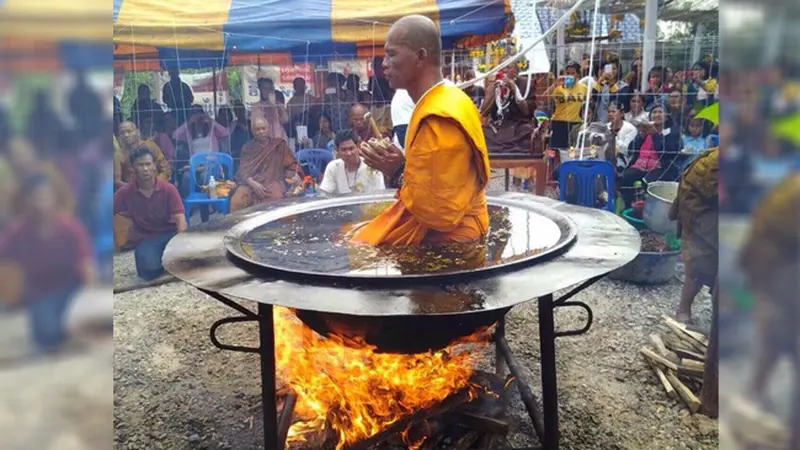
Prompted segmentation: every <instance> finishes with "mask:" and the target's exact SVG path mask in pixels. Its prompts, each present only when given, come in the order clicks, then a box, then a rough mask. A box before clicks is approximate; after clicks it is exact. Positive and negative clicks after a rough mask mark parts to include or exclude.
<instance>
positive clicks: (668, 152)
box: [620, 105, 681, 206]
mask: <svg viewBox="0 0 800 450" xmlns="http://www.w3.org/2000/svg"><path fill="white" fill-rule="evenodd" d="M665 116H666V115H665V114H664V107H662V106H661V105H655V106H653V107H652V108H651V109H650V121H649V122H644V123H641V124H639V135H638V136H637V137H636V139H634V140H633V142H631V144H630V146H629V147H628V156H629V164H628V168H627V169H625V171H623V172H622V178H621V180H620V186H621V192H622V195H623V197H624V198H625V204H626V205H628V206H630V204H631V203H632V202H633V196H634V190H633V184H634V183H635V182H636V181H640V180H644V181H645V182H652V181H658V180H666V181H674V180H676V179H677V178H678V176H679V175H680V172H679V171H678V166H677V164H676V159H677V157H678V155H679V152H680V149H681V141H680V133H678V132H675V133H673V132H672V131H671V130H670V129H669V128H664V125H665V119H666V117H665Z"/></svg>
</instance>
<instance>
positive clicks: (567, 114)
mask: <svg viewBox="0 0 800 450" xmlns="http://www.w3.org/2000/svg"><path fill="white" fill-rule="evenodd" d="M580 71H581V65H580V64H578V63H571V64H568V65H567V67H566V68H565V69H564V75H562V76H559V77H558V79H557V80H556V82H555V83H554V84H553V85H551V86H550V87H549V88H547V90H546V91H544V94H542V95H543V96H545V97H550V98H552V100H553V102H555V111H554V112H553V116H552V117H551V121H550V129H551V130H552V135H551V137H550V148H554V149H559V150H567V149H569V139H570V135H571V132H572V128H573V127H575V126H576V125H580V124H581V123H583V117H582V112H583V108H582V107H583V104H584V102H585V101H586V95H588V90H589V88H588V87H587V86H586V85H585V84H583V83H579V82H578V75H579V74H580Z"/></svg>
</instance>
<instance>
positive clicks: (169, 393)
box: [114, 254, 718, 450]
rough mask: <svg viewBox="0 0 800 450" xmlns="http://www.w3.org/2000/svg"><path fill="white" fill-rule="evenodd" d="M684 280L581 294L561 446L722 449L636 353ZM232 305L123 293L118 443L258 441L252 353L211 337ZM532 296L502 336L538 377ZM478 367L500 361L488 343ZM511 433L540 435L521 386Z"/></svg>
mask: <svg viewBox="0 0 800 450" xmlns="http://www.w3.org/2000/svg"><path fill="white" fill-rule="evenodd" d="M115 271H116V273H115V278H116V283H117V285H120V284H126V282H125V280H128V283H132V282H134V279H135V273H134V269H133V258H132V255H131V254H123V255H119V256H118V257H117V258H116V260H115ZM680 289H681V284H680V282H679V281H678V280H674V281H673V282H671V283H669V284H667V285H664V286H658V287H637V286H633V285H630V284H626V283H620V282H615V281H607V280H603V281H600V282H599V283H597V284H596V285H594V286H593V287H590V288H589V289H588V290H586V291H584V292H583V293H581V294H579V295H578V296H577V299H579V300H582V301H584V302H586V303H588V304H589V305H590V306H591V307H592V308H593V311H594V315H595V322H594V325H593V327H592V329H591V331H590V332H589V333H588V334H586V335H583V336H578V337H567V338H560V339H559V340H558V341H557V344H556V352H557V360H558V382H559V389H558V392H559V396H560V415H561V434H562V441H561V442H562V446H561V448H562V449H574V450H587V449H603V450H614V449H665V450H667V449H669V450H673V449H712V448H718V437H717V422H716V421H713V420H709V419H707V418H705V417H703V416H700V415H696V416H692V415H690V414H689V413H688V412H687V411H686V410H685V409H683V407H682V406H681V405H679V404H678V403H676V402H675V401H673V400H671V399H669V398H668V397H667V396H666V395H665V394H664V392H663V391H662V390H661V389H662V388H661V387H660V386H659V385H658V383H657V380H656V379H655V378H654V376H653V374H652V372H651V371H650V369H649V368H648V366H647V365H646V364H645V363H644V361H643V360H642V359H641V357H640V356H639V354H638V349H639V348H640V347H641V346H642V345H645V344H646V343H647V339H648V335H649V334H651V333H654V332H657V331H658V327H659V323H660V320H661V319H660V317H661V314H663V313H667V314H669V313H671V312H672V310H673V308H674V305H675V304H676V302H677V300H678V296H679V293H680ZM231 313H233V311H232V310H229V309H228V308H227V307H226V306H224V305H221V304H219V303H217V302H216V301H214V300H213V299H211V298H209V297H206V296H205V295H204V294H202V293H200V292H198V291H196V290H194V289H192V288H191V287H189V286H187V285H185V284H183V283H171V284H165V285H162V286H158V287H153V288H146V289H141V290H134V291H130V292H126V293H122V294H118V295H117V296H116V299H115V323H114V345H115V355H114V393H115V401H114V405H115V411H114V422H115V433H116V447H115V448H117V449H119V450H127V449H130V450H134V449H136V450H139V449H145V448H146V449H162V448H163V449H175V450H178V449H258V448H262V447H261V446H260V445H259V439H260V436H261V428H260V426H259V421H260V401H259V393H260V385H259V365H258V359H257V357H256V356H255V355H246V354H240V353H231V352H223V351H220V350H217V349H216V348H215V347H213V346H212V345H211V343H210V341H209V339H208V329H209V327H210V326H211V324H212V323H213V322H214V321H215V320H217V319H220V318H222V317H226V316H229V315H231ZM556 314H557V315H556V323H557V326H558V327H561V328H562V329H565V328H576V327H577V328H579V327H580V326H582V324H583V320H584V319H585V313H583V312H582V311H570V310H562V311H557V313H556ZM695 316H696V319H697V321H698V322H699V324H700V325H701V326H703V325H705V326H708V323H709V317H710V297H709V296H708V293H707V292H706V291H704V292H702V293H701V295H700V296H699V297H698V301H697V304H696V306H695ZM537 330H538V327H537V319H536V305H535V302H529V303H526V304H522V305H520V306H518V307H516V308H515V309H514V310H513V311H512V312H511V313H510V315H509V316H508V319H507V337H508V340H509V343H510V345H511V347H512V349H513V350H514V351H515V353H516V355H517V357H518V359H519V362H520V364H521V365H523V366H524V367H525V368H526V369H527V372H528V373H527V374H526V375H527V377H528V379H529V380H531V381H532V382H531V386H532V388H533V389H534V392H536V393H537V395H538V396H539V397H540V398H541V388H540V387H539V386H538V380H539V377H538V374H539V360H538V354H539V343H538V332H537ZM221 334H222V336H223V338H224V339H225V340H226V341H228V342H232V343H236V344H238V345H255V344H256V342H255V340H256V336H257V334H256V332H255V329H253V328H248V327H247V326H241V327H232V328H229V329H228V330H227V331H225V332H224V333H221ZM483 363H484V364H482V365H483V366H487V367H490V366H491V364H493V352H488V354H486V355H485V358H484V361H483ZM509 414H510V415H511V417H512V423H511V426H512V434H511V439H510V440H511V441H512V443H513V444H514V445H516V446H525V445H530V444H533V443H535V439H534V438H532V435H533V432H532V427H531V425H530V423H529V419H528V418H527V414H526V412H525V409H524V406H523V405H522V403H521V401H520V399H519V395H518V394H517V393H516V392H514V394H513V395H512V402H511V407H510V410H509Z"/></svg>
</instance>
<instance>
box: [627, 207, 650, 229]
mask: <svg viewBox="0 0 800 450" xmlns="http://www.w3.org/2000/svg"><path fill="white" fill-rule="evenodd" d="M622 218H623V219H625V220H627V221H628V223H629V224H631V225H633V228H636V229H637V230H646V229H647V227H646V226H645V224H644V221H643V220H641V219H639V218H637V217H635V216H634V215H633V208H628V209H626V210H624V211H622Z"/></svg>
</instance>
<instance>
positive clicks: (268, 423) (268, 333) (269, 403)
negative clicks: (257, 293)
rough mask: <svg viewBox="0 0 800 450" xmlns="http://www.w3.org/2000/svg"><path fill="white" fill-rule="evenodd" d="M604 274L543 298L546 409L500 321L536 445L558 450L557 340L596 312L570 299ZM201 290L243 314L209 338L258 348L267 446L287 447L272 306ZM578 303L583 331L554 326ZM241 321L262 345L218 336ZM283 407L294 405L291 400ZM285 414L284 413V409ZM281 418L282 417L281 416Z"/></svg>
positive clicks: (498, 347)
mask: <svg viewBox="0 0 800 450" xmlns="http://www.w3.org/2000/svg"><path fill="white" fill-rule="evenodd" d="M600 278H601V277H597V278H593V279H591V280H589V281H587V282H585V283H583V284H581V285H579V286H578V287H576V288H575V289H573V290H572V291H570V292H569V293H567V294H566V295H564V296H563V297H560V298H559V299H558V300H553V295H552V294H550V295H546V296H544V297H541V298H539V301H538V307H539V345H540V348H541V361H540V364H541V374H542V397H543V399H542V400H543V401H542V409H541V410H540V409H539V402H538V400H537V399H536V395H535V394H534V393H533V391H531V389H530V387H529V386H528V384H527V383H526V382H525V378H524V377H523V371H522V366H520V365H519V364H518V363H517V360H516V358H515V356H514V354H513V353H512V352H511V348H510V347H509V345H508V342H507V341H506V338H505V319H502V320H501V321H500V322H499V323H498V324H497V329H496V331H495V333H494V336H493V338H494V342H495V352H496V359H495V371H496V373H497V374H498V375H503V372H504V366H508V369H509V372H511V374H512V375H513V376H514V377H515V378H516V379H517V387H518V388H519V391H520V397H522V402H523V403H524V404H525V409H526V410H527V411H528V414H529V415H530V417H531V422H532V424H533V429H534V430H535V431H536V435H537V437H538V438H539V442H541V443H542V445H541V446H540V447H535V448H534V449H529V450H535V449H544V450H557V449H558V441H559V434H558V390H557V387H558V386H557V379H556V351H555V341H556V338H557V337H563V336H576V335H580V334H584V333H586V332H587V331H589V328H591V326H592V321H593V315H592V310H591V308H589V305H587V304H585V303H583V302H577V301H569V299H570V298H571V297H572V296H574V295H575V294H577V293H578V292H580V291H582V290H584V289H586V288H587V287H589V286H590V285H592V284H594V283H595V282H596V281H597V280H599V279H600ZM201 291H202V292H203V293H205V294H207V295H209V296H211V297H213V298H214V299H216V300H218V301H219V302H221V303H223V304H225V305H226V306H229V307H230V308H233V309H235V310H236V311H238V312H239V313H241V314H242V315H241V316H234V317H225V318H223V319H220V320H218V321H216V322H214V324H212V325H211V329H210V331H209V337H210V339H211V343H212V344H213V345H214V346H215V347H217V348H219V349H220V350H229V351H235V352H244V353H255V354H258V355H259V357H260V359H261V404H262V406H263V416H264V449H265V450H283V449H284V448H285V446H286V442H285V439H286V433H285V430H284V432H281V430H280V429H279V425H278V413H277V410H278V399H277V393H276V382H277V376H276V367H275V324H274V322H273V315H272V309H273V308H272V305H267V304H264V303H259V304H258V313H254V312H252V311H251V310H249V309H247V308H245V307H244V306H242V305H240V304H238V303H236V302H234V301H233V300H231V299H229V298H227V297H224V296H222V295H220V294H218V293H216V292H212V291H207V290H203V289H201ZM570 306H574V307H579V308H582V309H584V310H585V311H586V312H587V313H588V315H589V316H588V318H587V320H586V325H585V326H584V327H583V328H581V329H580V330H569V331H556V330H555V320H554V316H553V311H554V310H555V309H556V308H561V307H570ZM241 322H257V323H258V329H259V346H258V348H255V347H242V346H235V345H227V344H223V343H221V342H220V341H219V339H218V338H217V330H218V329H219V327H221V326H222V325H226V324H231V323H241ZM287 405H289V403H286V404H285V405H284V408H286V407H289V408H292V407H293V405H290V406H287ZM282 416H284V415H283V414H282ZM282 422H283V421H282Z"/></svg>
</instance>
